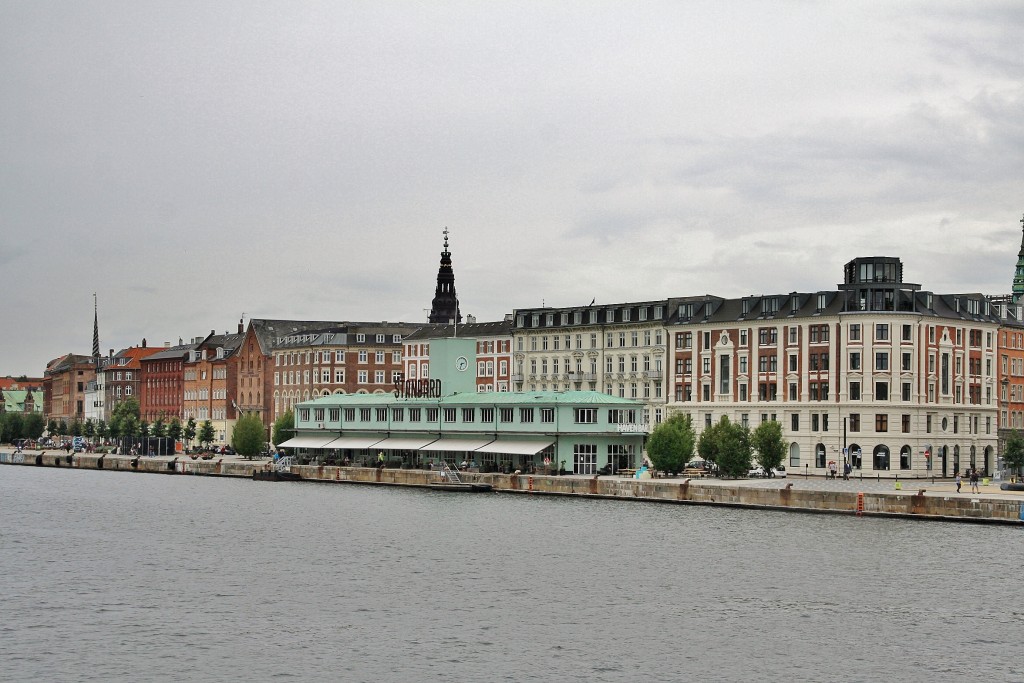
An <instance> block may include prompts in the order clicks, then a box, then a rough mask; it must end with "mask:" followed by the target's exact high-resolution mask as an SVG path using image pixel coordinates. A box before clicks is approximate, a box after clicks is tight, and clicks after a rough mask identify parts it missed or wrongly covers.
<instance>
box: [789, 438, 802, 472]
mask: <svg viewBox="0 0 1024 683" xmlns="http://www.w3.org/2000/svg"><path fill="white" fill-rule="evenodd" d="M789 466H790V467H800V444H798V443H796V442H795V441H794V442H793V443H791V444H789Z"/></svg>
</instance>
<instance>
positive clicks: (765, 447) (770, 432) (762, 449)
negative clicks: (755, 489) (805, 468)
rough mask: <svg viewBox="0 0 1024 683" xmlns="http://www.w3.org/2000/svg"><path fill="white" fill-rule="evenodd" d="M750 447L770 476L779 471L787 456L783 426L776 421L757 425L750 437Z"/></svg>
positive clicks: (767, 421)
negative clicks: (774, 471) (773, 471)
mask: <svg viewBox="0 0 1024 683" xmlns="http://www.w3.org/2000/svg"><path fill="white" fill-rule="evenodd" d="M750 445H751V446H752V447H753V449H754V450H755V451H756V452H757V464H759V465H760V466H761V467H762V468H763V469H764V471H765V472H766V473H767V474H768V476H769V477H770V476H772V470H777V469H779V466H780V465H782V459H783V458H784V457H785V455H786V443H785V442H784V441H783V440H782V424H780V423H779V422H776V421H775V420H766V421H765V422H762V423H761V424H759V425H757V429H755V430H754V431H753V433H752V434H751V435H750Z"/></svg>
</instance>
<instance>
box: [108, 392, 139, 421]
mask: <svg viewBox="0 0 1024 683" xmlns="http://www.w3.org/2000/svg"><path fill="white" fill-rule="evenodd" d="M128 416H132V417H134V418H135V419H136V420H138V419H139V418H140V417H141V416H142V414H141V413H140V412H139V400H138V399H137V398H134V397H132V398H126V399H125V400H123V401H121V402H120V403H118V404H117V405H116V406H114V412H113V415H111V418H110V419H111V420H115V419H117V418H125V417H128Z"/></svg>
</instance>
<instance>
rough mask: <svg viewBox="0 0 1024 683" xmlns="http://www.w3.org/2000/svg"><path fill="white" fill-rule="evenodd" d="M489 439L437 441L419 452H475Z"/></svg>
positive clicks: (487, 442)
mask: <svg viewBox="0 0 1024 683" xmlns="http://www.w3.org/2000/svg"><path fill="white" fill-rule="evenodd" d="M490 442H491V439H438V440H437V441H435V442H434V443H428V444H427V445H426V446H423V447H422V448H420V450H421V451H475V450H476V449H478V448H480V447H481V446H486V445H487V444H489V443H490Z"/></svg>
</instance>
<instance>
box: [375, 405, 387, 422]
mask: <svg viewBox="0 0 1024 683" xmlns="http://www.w3.org/2000/svg"><path fill="white" fill-rule="evenodd" d="M387 421H388V409H387V408H377V422H387Z"/></svg>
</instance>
